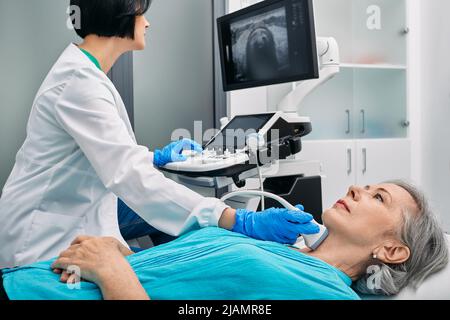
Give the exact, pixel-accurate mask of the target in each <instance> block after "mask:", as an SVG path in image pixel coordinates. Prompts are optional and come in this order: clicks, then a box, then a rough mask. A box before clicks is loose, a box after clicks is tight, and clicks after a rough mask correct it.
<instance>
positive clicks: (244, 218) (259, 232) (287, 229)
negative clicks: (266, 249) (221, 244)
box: [232, 205, 320, 244]
mask: <svg viewBox="0 0 450 320" xmlns="http://www.w3.org/2000/svg"><path fill="white" fill-rule="evenodd" d="M296 208H298V209H299V210H300V211H290V210H288V209H275V208H271V209H267V210H265V211H262V212H253V211H248V210H243V209H239V210H237V211H236V224H235V225H234V228H233V229H232V231H234V232H239V233H242V234H244V235H246V236H249V237H252V238H255V239H259V240H266V241H274V242H279V243H282V244H294V243H295V242H296V241H297V238H298V237H299V235H300V234H316V233H319V231H320V230H319V227H318V226H317V225H316V224H315V223H313V222H312V220H313V216H312V215H310V214H309V213H306V212H303V210H304V208H303V206H301V205H298V206H296Z"/></svg>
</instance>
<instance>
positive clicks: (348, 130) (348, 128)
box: [345, 109, 351, 134]
mask: <svg viewBox="0 0 450 320" xmlns="http://www.w3.org/2000/svg"><path fill="white" fill-rule="evenodd" d="M345 113H346V114H347V131H345V133H346V134H350V132H351V127H350V120H351V118H350V110H349V109H347V110H345Z"/></svg>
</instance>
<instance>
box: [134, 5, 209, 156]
mask: <svg viewBox="0 0 450 320" xmlns="http://www.w3.org/2000/svg"><path fill="white" fill-rule="evenodd" d="M216 1H217V0H216ZM212 10H213V7H212V0H189V1H186V0H155V1H153V4H152V7H151V8H150V10H149V12H148V13H147V18H148V20H149V22H150V30H149V32H147V48H146V50H145V51H143V52H135V53H134V93H135V97H134V98H135V99H134V112H135V131H136V136H137V139H138V141H139V143H141V144H143V145H146V146H148V147H150V148H156V147H162V146H164V145H166V144H167V143H168V141H169V139H170V138H171V135H172V132H173V130H174V129H178V128H185V129H188V130H189V131H191V132H193V124H194V121H202V122H203V127H204V128H205V129H209V128H212V127H213V120H214V112H213V111H214V61H213V31H212V30H213V24H212V23H213V19H212ZM199 142H200V141H199Z"/></svg>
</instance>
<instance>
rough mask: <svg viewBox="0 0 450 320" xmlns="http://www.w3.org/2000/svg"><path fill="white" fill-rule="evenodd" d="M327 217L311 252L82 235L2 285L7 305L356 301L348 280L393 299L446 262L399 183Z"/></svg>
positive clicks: (230, 241)
mask: <svg viewBox="0 0 450 320" xmlns="http://www.w3.org/2000/svg"><path fill="white" fill-rule="evenodd" d="M323 220H324V223H325V225H326V226H327V227H328V229H329V232H330V235H329V237H328V238H327V240H326V241H325V242H324V243H323V244H322V245H321V247H320V248H319V249H318V250H316V251H314V252H305V251H301V250H299V249H296V248H294V247H290V246H283V245H281V244H277V243H272V242H263V241H258V240H254V239H250V238H247V237H245V236H242V235H240V234H237V233H232V232H228V231H225V230H222V229H218V228H209V229H204V230H201V231H196V232H192V233H190V234H187V235H185V236H183V237H181V238H179V239H178V240H176V241H173V242H171V243H168V244H165V245H162V246H159V247H155V248H152V249H149V250H146V251H143V252H140V253H138V254H132V252H130V251H129V250H128V249H126V248H124V247H122V246H121V244H120V243H119V242H118V241H116V240H114V239H112V238H90V237H80V238H78V239H77V240H75V241H74V242H73V245H72V246H71V247H70V248H69V249H68V250H66V251H64V252H63V253H61V255H60V257H59V258H58V259H57V260H55V261H51V262H47V263H37V264H34V265H31V266H28V267H22V268H18V269H12V270H4V271H3V272H4V275H3V280H4V281H3V282H4V283H3V284H4V288H5V291H6V293H7V295H8V296H9V298H10V299H101V298H104V299H149V298H152V299H188V300H192V299H194V300H195V299H358V295H357V294H356V293H355V292H354V291H353V289H352V283H353V288H355V289H357V290H359V291H364V292H366V293H369V292H370V293H376V294H384V295H394V294H396V293H398V292H399V291H400V290H401V289H402V288H404V287H406V286H408V285H413V286H415V285H418V284H420V283H421V281H422V280H424V279H425V278H426V277H427V276H429V275H431V274H433V273H435V272H437V271H439V270H441V269H442V268H444V267H445V266H446V264H447V263H448V250H447V243H446V240H445V236H444V233H443V231H442V230H441V228H440V227H439V225H438V223H437V222H436V219H435V218H434V216H433V215H432V214H431V213H430V212H429V211H428V209H427V206H426V204H425V201H424V199H423V197H422V196H421V194H420V193H419V192H418V191H416V190H415V189H414V188H413V187H411V186H409V185H407V184H405V183H402V182H396V183H386V184H381V185H374V186H368V187H365V188H359V187H351V188H350V189H349V191H348V193H347V195H346V196H345V197H344V198H343V199H342V200H339V201H338V202H337V203H336V205H334V206H333V208H331V209H328V210H326V211H325V212H324V214H323ZM73 266H76V267H77V268H79V269H80V270H81V277H82V278H83V279H84V280H86V281H88V282H81V283H79V284H78V287H77V286H74V287H75V289H74V288H71V286H68V285H67V284H66V283H64V282H67V281H68V280H69V282H71V281H72V279H74V278H75V277H74V275H73V274H72V275H71V276H68V274H67V273H63V274H62V275H60V274H57V273H56V272H55V271H53V272H52V269H59V270H62V269H63V270H67V269H68V268H69V269H70V268H71V267H72V268H73ZM72 270H74V269H72ZM60 278H61V279H60Z"/></svg>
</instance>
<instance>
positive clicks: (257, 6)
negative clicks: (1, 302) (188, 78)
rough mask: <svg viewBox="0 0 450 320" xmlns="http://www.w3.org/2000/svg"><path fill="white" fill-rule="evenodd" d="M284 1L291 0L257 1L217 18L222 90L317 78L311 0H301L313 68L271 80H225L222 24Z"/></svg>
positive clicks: (225, 67)
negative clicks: (233, 81) (238, 81)
mask: <svg viewBox="0 0 450 320" xmlns="http://www.w3.org/2000/svg"><path fill="white" fill-rule="evenodd" d="M286 1H291V0H265V1H262V2H259V3H257V4H254V5H252V6H249V7H246V8H244V9H241V10H239V11H236V12H233V13H230V14H227V15H225V16H223V17H220V18H218V19H217V32H218V40H219V51H220V61H221V69H222V84H223V90H224V91H225V92H227V91H233V90H241V89H249V88H255V87H262V86H268V85H274V84H281V83H288V82H295V81H301V80H309V79H317V78H319V61H318V57H317V42H316V30H315V21H314V8H313V0H303V1H305V2H306V4H307V10H308V17H307V19H308V29H309V30H308V34H309V35H310V39H311V46H312V53H313V54H312V57H311V62H312V64H313V66H314V68H313V70H312V71H311V72H310V73H305V74H302V75H296V76H291V77H284V78H278V79H271V80H262V81H251V82H245V83H233V84H230V83H228V81H227V68H228V64H227V62H226V59H225V50H226V49H225V47H224V36H223V32H224V30H223V28H222V26H223V24H224V23H225V22H227V21H229V20H233V19H235V18H237V17H240V16H243V15H246V14H248V13H250V12H252V11H254V10H260V9H262V8H264V7H267V6H272V5H274V4H277V3H282V2H286Z"/></svg>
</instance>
